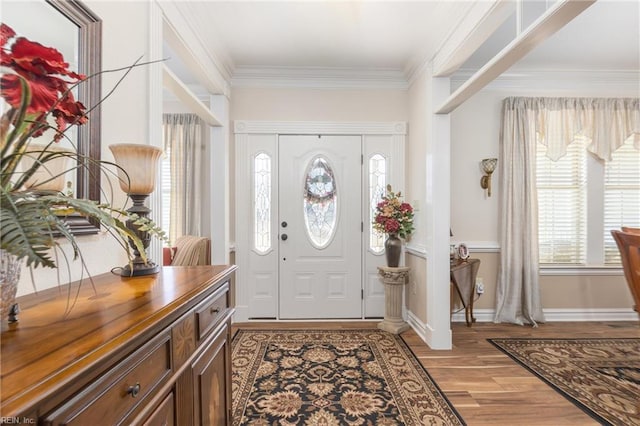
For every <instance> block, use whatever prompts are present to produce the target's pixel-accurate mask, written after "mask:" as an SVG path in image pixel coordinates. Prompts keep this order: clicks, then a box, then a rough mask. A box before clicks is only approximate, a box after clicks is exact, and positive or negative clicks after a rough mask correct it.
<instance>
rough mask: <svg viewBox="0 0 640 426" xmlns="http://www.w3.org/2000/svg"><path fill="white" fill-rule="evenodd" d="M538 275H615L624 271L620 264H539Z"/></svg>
mask: <svg viewBox="0 0 640 426" xmlns="http://www.w3.org/2000/svg"><path fill="white" fill-rule="evenodd" d="M539 273H540V275H545V276H572V275H591V276H593V275H598V276H617V275H623V274H624V272H623V270H622V267H620V266H558V265H553V266H542V265H540V272H539Z"/></svg>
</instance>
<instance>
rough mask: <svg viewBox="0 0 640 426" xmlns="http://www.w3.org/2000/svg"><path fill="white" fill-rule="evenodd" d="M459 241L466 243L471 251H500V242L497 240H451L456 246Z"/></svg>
mask: <svg viewBox="0 0 640 426" xmlns="http://www.w3.org/2000/svg"><path fill="white" fill-rule="evenodd" d="M460 243H464V244H466V246H467V248H468V249H469V251H470V252H472V253H500V243H498V242H497V241H456V240H452V241H451V244H455V245H456V246H457V245H458V244H460Z"/></svg>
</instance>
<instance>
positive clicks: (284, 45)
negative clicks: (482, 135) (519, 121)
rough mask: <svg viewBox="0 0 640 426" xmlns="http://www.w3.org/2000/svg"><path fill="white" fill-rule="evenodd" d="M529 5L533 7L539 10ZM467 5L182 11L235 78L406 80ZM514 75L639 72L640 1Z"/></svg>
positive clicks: (595, 16)
mask: <svg viewBox="0 0 640 426" xmlns="http://www.w3.org/2000/svg"><path fill="white" fill-rule="evenodd" d="M527 1H529V0H527ZM529 4H531V5H533V6H534V8H538V9H539V7H538V6H539V5H540V4H545V3H544V2H541V1H539V0H535V1H529ZM472 5H473V3H472V2H469V1H456V0H449V1H444V0H430V1H392V0H388V1H367V0H360V1H301V0H299V1H194V0H190V1H183V2H180V3H179V7H180V9H181V12H182V13H183V15H184V16H185V18H187V19H188V21H189V22H190V23H192V25H193V28H194V30H195V31H196V32H197V33H198V35H199V37H200V38H201V40H202V41H203V44H205V45H206V46H207V48H208V50H209V54H210V56H211V57H212V58H215V60H216V61H217V62H220V63H222V64H223V66H224V67H225V69H226V70H227V71H228V73H229V74H230V75H231V76H233V75H234V74H238V73H241V72H242V70H244V69H252V70H254V71H255V70H260V69H264V70H270V71H271V72H273V70H274V69H275V70H278V69H284V68H286V69H300V70H310V69H311V70H318V69H321V70H331V69H334V70H335V69H342V70H344V69H348V70H351V71H356V72H357V71H361V72H363V73H364V72H371V71H372V70H375V71H397V72H398V73H399V75H403V76H404V78H406V79H407V80H408V79H409V78H410V76H411V74H412V73H413V71H414V70H415V69H417V68H418V67H419V66H421V65H422V64H423V63H424V62H425V61H426V60H428V59H430V58H432V57H433V56H434V55H435V54H436V53H437V50H438V47H439V46H440V45H441V44H442V43H443V42H444V41H445V40H446V39H447V37H448V36H449V35H450V33H451V31H452V30H453V29H454V28H455V27H456V26H457V25H458V23H459V22H460V21H461V19H462V18H464V16H465V15H466V14H467V13H468V12H469V10H470V8H471V7H472ZM531 20H533V19H531ZM514 36H515V16H514V17H512V18H509V19H508V20H507V21H506V22H505V23H504V24H503V25H502V26H501V27H500V28H499V29H498V30H497V31H496V32H495V33H494V35H493V36H491V37H490V38H489V40H487V42H486V43H485V44H484V45H482V46H481V47H480V49H478V51H476V53H475V54H474V55H472V56H471V58H469V60H468V61H467V62H466V63H465V64H463V66H462V67H463V68H465V69H472V70H473V69H478V68H479V67H481V66H482V65H483V64H484V63H485V62H486V61H487V60H488V59H489V58H491V57H492V56H493V55H495V53H497V52H498V51H499V50H500V49H501V48H502V47H504V46H505V45H506V44H507V43H508V42H509V41H510V40H511V39H512V38H513V37H514ZM168 56H170V57H172V59H171V61H170V62H169V67H170V68H172V69H173V70H174V72H176V74H178V76H179V77H180V78H181V79H184V81H185V83H187V84H193V83H195V81H193V78H192V77H191V76H190V75H189V72H188V70H186V68H185V67H184V66H183V65H182V64H180V63H179V60H178V59H176V56H175V55H173V54H172V52H168ZM513 68H514V69H532V70H554V69H569V70H587V69H592V70H599V71H602V70H613V71H639V70H640V2H638V1H633V0H629V1H627V0H599V1H598V2H596V3H595V4H594V5H592V6H591V7H589V8H588V9H587V10H586V11H585V12H583V13H582V14H581V15H579V16H578V17H577V18H575V19H574V20H573V21H572V22H570V23H569V24H568V25H567V26H565V27H564V28H562V29H561V30H560V31H558V32H557V33H556V34H554V35H553V36H551V37H550V38H549V39H547V40H546V41H545V42H543V43H542V44H541V45H540V46H538V47H537V48H536V49H535V50H534V51H533V52H531V53H529V54H528V55H527V56H525V57H524V58H523V59H521V60H520V61H519V62H518V63H517V64H516V65H515V66H514V67H513Z"/></svg>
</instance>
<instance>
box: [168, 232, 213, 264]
mask: <svg viewBox="0 0 640 426" xmlns="http://www.w3.org/2000/svg"><path fill="white" fill-rule="evenodd" d="M210 264H211V244H210V240H209V238H207V237H196V236H194V235H183V236H182V237H179V238H178V239H177V240H176V251H175V255H174V256H173V259H172V261H171V266H195V265H210Z"/></svg>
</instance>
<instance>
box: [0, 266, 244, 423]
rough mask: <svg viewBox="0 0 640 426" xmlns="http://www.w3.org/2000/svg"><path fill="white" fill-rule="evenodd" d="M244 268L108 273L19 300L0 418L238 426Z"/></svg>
mask: <svg viewBox="0 0 640 426" xmlns="http://www.w3.org/2000/svg"><path fill="white" fill-rule="evenodd" d="M235 269H236V267H235V266H222V265H221V266H193V267H163V268H162V270H161V271H160V273H158V274H157V275H153V276H146V277H133V278H124V277H120V276H119V275H113V274H103V275H99V276H95V277H93V285H92V283H91V282H90V281H89V280H88V279H85V280H84V282H83V283H82V285H81V286H78V284H77V283H76V284H72V285H70V286H68V287H67V286H64V287H62V288H60V289H58V288H55V289H49V290H45V291H41V292H39V293H38V294H34V295H28V296H24V297H21V298H19V299H18V302H19V303H20V308H21V312H20V315H19V322H18V323H16V324H3V326H2V340H1V345H2V346H1V347H0V351H1V352H0V354H1V360H0V368H1V370H0V378H1V380H2V382H1V384H0V398H1V399H0V417H1V418H2V419H1V420H0V421H2V422H6V423H16V421H17V422H19V424H38V425H82V426H84V425H91V424H93V425H119V424H122V425H133V424H139V425H227V424H231V417H230V411H231V348H230V345H231V334H230V333H231V315H232V313H233V309H232V307H231V306H230V297H229V285H230V282H231V280H232V277H233V274H234V271H235ZM65 311H66V313H65Z"/></svg>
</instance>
